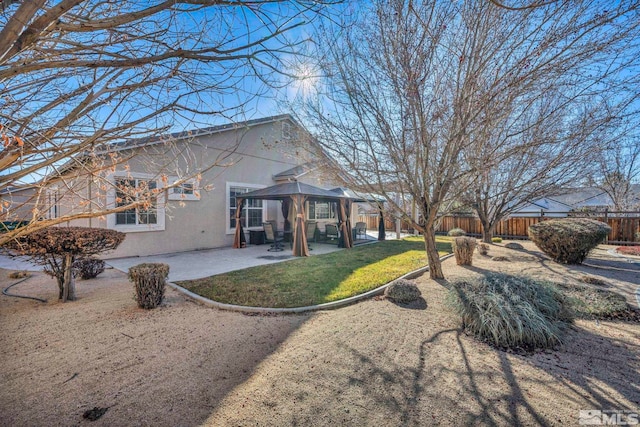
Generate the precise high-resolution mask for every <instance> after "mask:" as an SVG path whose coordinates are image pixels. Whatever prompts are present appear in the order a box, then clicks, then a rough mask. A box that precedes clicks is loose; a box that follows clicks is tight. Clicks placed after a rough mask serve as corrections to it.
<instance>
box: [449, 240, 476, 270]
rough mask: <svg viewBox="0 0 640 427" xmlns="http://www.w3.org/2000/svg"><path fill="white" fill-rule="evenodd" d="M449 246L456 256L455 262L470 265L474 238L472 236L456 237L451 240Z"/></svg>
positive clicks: (474, 242)
mask: <svg viewBox="0 0 640 427" xmlns="http://www.w3.org/2000/svg"><path fill="white" fill-rule="evenodd" d="M451 248H452V249H453V253H454V254H455V256H456V264H458V265H472V262H473V251H474V250H475V248H476V239H474V238H472V237H456V238H454V239H453V240H451Z"/></svg>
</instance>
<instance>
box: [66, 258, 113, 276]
mask: <svg viewBox="0 0 640 427" xmlns="http://www.w3.org/2000/svg"><path fill="white" fill-rule="evenodd" d="M104 266H105V262H104V261H103V260H101V259H98V258H79V259H77V260H75V261H74V262H73V277H80V278H81V279H82V280H89V279H94V278H95V277H96V276H98V274H100V273H102V272H103V271H104Z"/></svg>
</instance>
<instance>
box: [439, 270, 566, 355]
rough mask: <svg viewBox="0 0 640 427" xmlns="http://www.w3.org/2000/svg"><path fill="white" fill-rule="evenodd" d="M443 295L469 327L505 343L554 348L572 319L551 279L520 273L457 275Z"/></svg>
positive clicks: (485, 337) (497, 343)
mask: <svg viewBox="0 0 640 427" xmlns="http://www.w3.org/2000/svg"><path fill="white" fill-rule="evenodd" d="M447 300H448V303H449V304H450V305H451V306H453V307H454V309H455V310H456V311H457V313H458V314H459V315H460V316H461V317H462V327H463V328H464V329H465V330H466V331H467V332H469V333H471V334H472V335H474V336H475V337H476V338H478V339H480V340H482V341H486V342H488V343H489V344H492V345H494V346H496V347H498V348H503V349H520V350H527V351H531V350H534V349H536V348H553V347H554V346H556V345H558V344H560V343H561V339H560V337H561V334H562V332H563V330H564V329H565V328H566V326H567V325H568V324H569V323H571V322H572V320H573V316H572V312H571V311H570V310H569V308H568V307H567V302H566V298H565V297H564V296H563V295H562V294H561V293H560V291H559V290H558V289H557V288H556V287H555V286H554V285H553V284H551V283H547V282H540V281H536V280H533V279H531V278H528V277H524V276H511V275H507V274H498V273H493V274H488V275H486V276H484V277H481V278H477V279H472V280H463V281H456V282H453V283H452V285H451V288H450V290H449V295H448V298H447Z"/></svg>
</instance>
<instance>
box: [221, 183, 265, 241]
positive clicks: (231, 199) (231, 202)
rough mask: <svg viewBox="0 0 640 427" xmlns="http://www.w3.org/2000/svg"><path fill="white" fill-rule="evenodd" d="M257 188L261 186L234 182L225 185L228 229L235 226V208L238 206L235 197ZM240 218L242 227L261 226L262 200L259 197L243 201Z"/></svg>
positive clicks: (262, 219) (262, 216)
mask: <svg viewBox="0 0 640 427" xmlns="http://www.w3.org/2000/svg"><path fill="white" fill-rule="evenodd" d="M258 188H262V187H258V186H255V187H253V186H248V185H234V184H228V185H227V201H228V206H229V209H228V210H227V212H228V221H227V224H229V230H234V229H235V228H236V210H237V208H238V203H237V197H238V196H241V195H242V194H244V193H248V192H249V191H253V190H256V189H258ZM240 218H241V221H242V226H243V227H244V228H258V227H262V223H263V222H264V203H263V201H262V200H259V199H250V200H247V201H245V202H244V208H243V209H242V216H241V217H240Z"/></svg>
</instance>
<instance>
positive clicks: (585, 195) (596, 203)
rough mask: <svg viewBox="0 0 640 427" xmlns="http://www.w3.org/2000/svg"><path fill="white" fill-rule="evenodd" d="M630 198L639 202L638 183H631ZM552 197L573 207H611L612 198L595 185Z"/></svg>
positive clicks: (639, 189) (639, 186)
mask: <svg viewBox="0 0 640 427" xmlns="http://www.w3.org/2000/svg"><path fill="white" fill-rule="evenodd" d="M630 192H631V195H632V196H631V198H632V200H633V201H635V204H640V184H631V187H630ZM554 199H556V200H559V201H562V202H563V203H567V204H569V205H571V207H572V208H573V209H580V208H595V207H610V208H612V207H613V200H612V199H611V197H610V196H609V195H608V194H607V193H606V192H604V191H603V190H601V189H599V188H595V187H583V188H576V189H572V190H571V191H570V192H567V193H566V194H561V195H558V196H554Z"/></svg>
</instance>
